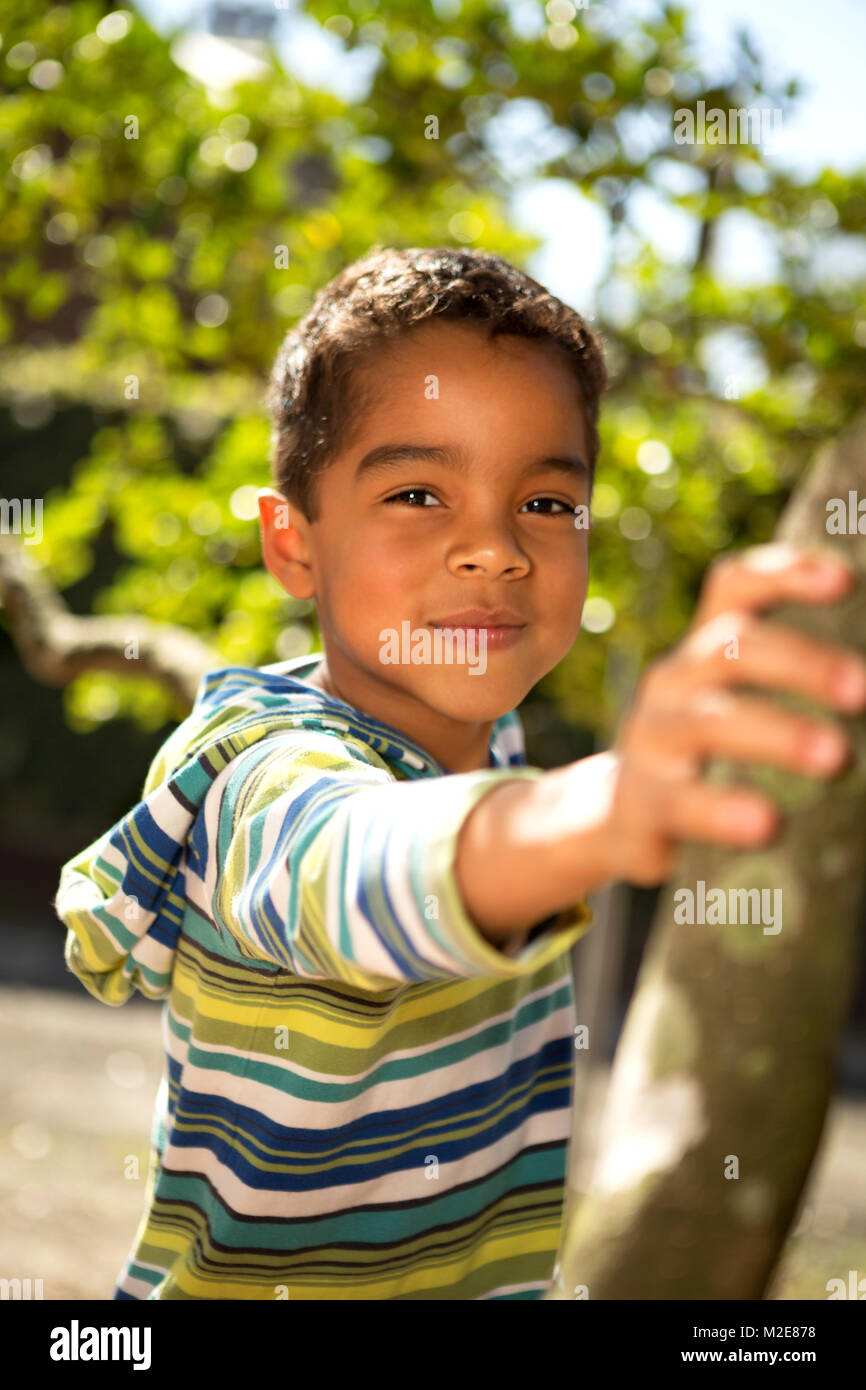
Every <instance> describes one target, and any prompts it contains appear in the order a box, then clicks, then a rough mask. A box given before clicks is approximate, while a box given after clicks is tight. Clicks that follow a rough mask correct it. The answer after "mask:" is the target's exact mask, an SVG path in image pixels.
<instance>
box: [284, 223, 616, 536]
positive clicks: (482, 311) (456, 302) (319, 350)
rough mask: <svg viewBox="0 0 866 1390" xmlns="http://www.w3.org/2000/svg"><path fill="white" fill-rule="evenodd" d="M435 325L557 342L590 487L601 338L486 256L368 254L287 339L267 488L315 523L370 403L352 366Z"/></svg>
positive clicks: (416, 250) (446, 251)
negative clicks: (579, 418)
mask: <svg viewBox="0 0 866 1390" xmlns="http://www.w3.org/2000/svg"><path fill="white" fill-rule="evenodd" d="M433 318H442V319H451V320H460V319H462V320H467V319H473V320H476V321H481V322H483V323H484V325H485V326H486V327H487V330H488V332H489V334H490V336H491V337H493V336H495V335H496V334H502V333H512V334H516V335H517V336H519V337H522V338H542V339H547V340H548V341H551V342H554V343H558V344H559V345H560V347H562V348H563V349H564V350H565V352H566V353H567V354H568V357H569V359H570V362H571V364H572V368H573V371H574V376H575V378H576V382H577V386H578V389H579V391H580V395H581V400H582V403H583V410H584V419H585V422H586V433H587V448H588V450H589V460H588V462H589V466H590V474H591V477H592V474H593V473H594V470H595V462H596V458H597V456H598V447H599V441H598V410H599V398H600V396H601V394H602V392H603V391H604V388H605V385H606V383H607V375H606V371H605V366H604V359H603V356H602V351H601V345H600V343H599V340H598V338H597V337H596V336H595V334H594V333H593V332H592V331H591V329H589V328H588V327H587V325H586V323H585V322H584V320H583V319H582V317H581V316H580V314H579V313H578V312H577V311H576V310H575V309H571V308H569V307H568V305H566V304H563V302H562V301H561V300H560V299H557V298H556V296H555V295H552V294H551V293H550V292H549V291H548V290H546V289H545V288H544V286H543V285H540V284H539V283H538V281H537V280H533V279H532V278H531V277H530V276H529V275H526V274H525V273H524V271H522V270H519V269H518V268H517V267H516V266H514V265H511V264H510V263H509V262H508V261H506V260H503V258H502V257H501V256H497V255H494V254H493V253H492V252H488V251H475V250H467V249H452V248H450V247H447V246H434V247H410V248H408V249H405V250H398V249H395V248H394V247H386V246H381V245H376V246H373V247H371V248H370V250H369V251H368V252H367V254H366V255H364V256H362V257H361V258H360V259H359V260H356V261H353V262H352V264H351V265H348V266H346V268H345V269H344V270H342V271H341V272H340V273H339V274H338V275H336V276H335V277H334V279H333V280H331V281H330V282H329V283H328V284H327V285H325V286H324V288H323V289H322V290H320V292H319V294H318V295H317V297H316V299H315V302H314V303H313V305H312V306H311V308H310V309H309V310H308V312H307V313H306V314H305V315H304V317H303V318H302V319H301V320H300V321H299V322H298V323H297V324H295V326H294V327H293V328H292V329H290V330H289V332H288V333H287V334H286V337H285V339H284V340H283V342H282V344H281V346H280V348H279V351H278V352H277V356H276V359H275V361H274V366H273V370H272V373H271V377H270V381H269V383H268V388H267V392H266V395H265V404H266V406H267V409H268V412H269V415H270V418H271V423H272V437H271V460H270V461H271V477H272V483H273V486H274V487H275V488H276V489H277V490H278V491H279V492H281V493H282V494H283V496H284V497H286V498H287V499H288V500H289V501H291V502H294V503H295V505H297V506H298V507H300V509H301V511H302V512H303V513H304V515H305V516H306V517H307V518H308V519H309V520H311V521H315V520H316V519H317V504H316V496H315V487H314V481H315V478H316V477H317V476H318V475H319V474H320V473H321V472H323V471H324V469H325V468H326V467H327V466H328V463H329V462H330V461H331V460H332V458H333V457H334V455H335V454H336V453H337V452H339V450H340V448H341V447H343V445H344V444H345V441H346V437H347V428H348V425H349V422H350V421H351V420H352V419H353V418H354V419H357V417H358V412H359V411H361V410H363V409H364V406H365V404H366V403H367V402H368V400H369V391H370V389H371V388H370V387H369V386H368V394H367V395H366V396H365V395H364V393H363V392H362V391H361V390H360V387H359V383H358V381H357V379H355V380H353V377H352V367H353V364H357V363H358V362H360V361H363V360H364V359H365V358H366V357H367V356H368V354H369V353H370V351H371V349H373V348H374V347H376V346H381V345H382V344H383V343H385V342H386V341H388V340H393V339H394V338H395V337H396V336H398V335H399V334H401V333H403V332H406V331H407V330H409V329H411V328H413V327H414V326H415V325H416V324H419V323H423V322H424V321H425V320H429V319H433ZM356 378H357V374H356Z"/></svg>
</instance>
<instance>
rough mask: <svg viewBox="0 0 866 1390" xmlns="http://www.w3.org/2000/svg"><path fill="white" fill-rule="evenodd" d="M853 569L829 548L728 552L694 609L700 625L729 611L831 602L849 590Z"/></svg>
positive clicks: (775, 545) (695, 622) (777, 546)
mask: <svg viewBox="0 0 866 1390" xmlns="http://www.w3.org/2000/svg"><path fill="white" fill-rule="evenodd" d="M853 583H854V570H853V569H852V568H851V566H850V565H848V564H846V563H845V561H843V560H837V559H834V558H832V557H830V556H828V555H827V553H826V552H820V551H816V550H815V551H812V550H807V549H806V548H804V547H800V546H793V545H789V544H787V543H783V542H781V541H775V542H773V543H772V544H770V545H760V546H754V547H750V549H748V550H745V551H743V552H742V553H739V554H735V555H724V556H722V557H720V558H719V559H718V560H716V561H715V563H714V564H713V565H711V566H710V569H709V570H708V571H707V577H706V579H705V581H704V585H703V588H702V590H701V594H700V598H699V599H698V605H697V608H696V610H695V615H694V619H693V622H692V626H693V627H700V626H701V625H702V624H703V623H706V622H709V621H710V620H711V619H712V618H714V617H716V615H717V614H719V613H722V612H724V611H725V610H726V609H732V608H738V609H744V610H747V611H749V612H758V611H760V610H761V609H764V608H769V607H772V606H773V605H774V604H776V603H782V602H784V601H785V600H786V599H787V600H790V601H792V602H794V603H829V602H834V601H836V600H838V599H840V598H841V597H842V596H843V595H844V594H846V593H848V591H849V589H850V588H851V586H852V584H853Z"/></svg>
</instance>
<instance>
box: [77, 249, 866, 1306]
mask: <svg viewBox="0 0 866 1390" xmlns="http://www.w3.org/2000/svg"><path fill="white" fill-rule="evenodd" d="M603 384H604V369H603V365H602V358H601V353H600V349H599V346H598V343H597V342H596V340H595V339H594V337H593V336H592V334H591V333H590V332H589V331H588V330H587V328H586V325H585V324H584V323H583V321H582V320H581V318H580V317H579V315H578V314H576V313H574V312H573V311H572V310H570V309H568V308H567V307H566V306H565V305H563V304H561V303H560V302H559V301H558V300H556V299H554V298H553V297H552V296H551V295H549V294H548V293H547V292H546V291H545V290H544V289H543V288H542V287H541V286H540V285H538V284H537V283H536V282H535V281H534V280H531V279H529V278H528V277H527V276H525V275H524V274H522V273H521V272H520V271H518V270H517V269H515V268H514V267H513V266H510V265H508V264H507V263H505V262H504V261H502V260H501V259H500V258H499V257H497V256H493V255H489V254H485V253H482V252H474V251H465V250H447V249H441V248H440V249H422V250H417V249H416V250H407V251H395V250H388V249H382V248H379V247H376V248H374V249H373V250H372V251H371V252H370V253H369V254H368V255H367V256H366V257H364V258H363V259H362V260H361V261H359V262H356V263H355V264H354V265H352V266H350V267H349V268H348V269H347V270H345V271H344V272H343V273H342V274H341V275H339V276H338V277H337V278H336V279H335V280H334V281H333V282H332V283H331V284H330V285H329V286H327V287H326V288H325V290H324V291H323V292H322V293H321V294H320V295H319V297H318V299H317V301H316V303H315V304H314V305H313V308H312V309H311V310H310V312H309V314H308V315H307V316H306V318H305V319H304V320H303V321H302V322H301V323H300V324H299V325H297V326H296V328H295V329H294V330H293V331H292V332H291V333H289V335H288V337H287V339H286V342H285V343H284V345H283V347H282V349H281V351H280V353H279V354H278V357H277V361H276V364H275V367H274V372H273V379H272V386H271V391H270V394H269V406H270V409H271V413H272V418H273V423H274V451H273V467H274V473H273V481H274V483H275V489H274V490H266V491H265V492H264V493H263V494H262V495H261V496H260V512H261V524H262V539H263V552H264V559H265V563H266V565H267V567H268V569H269V570H270V572H271V573H272V574H273V575H274V576H275V577H276V578H277V579H278V581H279V582H280V583H281V584H282V586H283V587H284V588H285V589H286V591H287V592H288V593H290V594H292V595H294V596H295V597H296V598H298V599H315V602H316V607H317V613H318V621H319V626H320V630H321V635H322V645H323V648H324V652H323V653H318V654H315V655H313V656H310V657H304V658H300V659H295V660H292V661H287V662H281V663H276V664H274V665H271V666H266V667H264V668H262V669H253V668H243V667H229V668H224V669H221V670H217V671H213V672H211V673H210V674H209V675H208V676H207V677H205V679H204V680H203V682H202V685H201V687H200V689H199V693H198V697H197V699H196V703H195V706H194V709H193V711H192V713H191V714H190V716H189V717H188V719H187V720H185V721H184V723H182V724H181V725H180V726H179V728H178V729H176V730H175V731H174V733H173V734H172V735H171V737H170V738H169V739H168V740H167V742H166V744H165V745H164V746H163V748H162V750H161V752H160V754H159V755H158V756H157V758H156V760H155V762H154V764H153V766H152V767H151V769H150V772H149V774H148V777H147V780H146V782H145V787H144V793H143V800H142V802H140V803H139V805H138V806H137V807H136V808H135V809H134V810H133V811H132V812H130V814H129V815H128V816H127V817H124V819H123V820H122V821H120V822H119V823H118V825H117V826H115V827H114V828H113V829H112V830H111V831H109V832H107V833H106V835H105V836H103V837H102V838H101V840H99V841H97V842H96V844H95V845H93V846H91V847H90V848H89V849H88V850H85V851H84V852H83V853H82V854H81V855H79V856H78V857H77V858H76V859H74V860H72V861H71V862H70V863H69V864H68V865H66V866H65V867H64V870H63V874H62V878H61V883H60V889H59V892H58V895H57V903H56V906H57V911H58V914H59V916H60V917H61V918H62V920H63V921H64V922H65V923H66V925H67V926H68V928H69V932H68V936H67V951H66V959H67V963H68V965H69V967H70V968H71V969H72V970H73V971H74V972H75V973H76V975H77V976H78V977H79V978H80V979H81V980H82V982H83V983H84V984H85V986H86V987H87V988H88V990H90V992H91V993H93V994H94V995H96V996H97V997H99V998H101V999H103V1000H104V1001H105V1002H107V1003H109V1004H120V1003H123V1002H124V1001H125V1000H126V999H127V998H128V997H129V995H130V993H131V992H132V990H133V988H137V989H138V990H139V991H140V992H141V993H143V994H145V995H147V996H148V997H152V998H166V999H167V1004H166V1009H165V1012H164V1037H165V1046H166V1072H165V1077H164V1080H163V1084H162V1087H161V1089H160V1093H159V1095H158V1098H157V1105H156V1110H155V1114H154V1122H153V1130H152V1155H151V1166H150V1171H149V1175H148V1183H147V1194H146V1207H145V1212H144V1215H143V1217H142V1221H141V1225H140V1227H139V1230H138V1232H137V1235H136V1240H135V1244H134V1247H133V1250H132V1253H131V1255H130V1257H129V1260H128V1262H127V1264H126V1266H125V1268H124V1270H123V1271H122V1272H121V1274H120V1276H119V1279H118V1283H117V1288H116V1290H115V1293H114V1297H115V1298H117V1299H220V1298H228V1299H277V1300H279V1299H286V1298H291V1299H293V1300H306V1299H330V1298H360V1299H392V1298H393V1299H430V1298H453V1299H536V1298H539V1297H541V1295H542V1294H543V1293H544V1292H545V1290H547V1289H548V1288H550V1286H551V1279H552V1271H553V1267H554V1262H555V1257H556V1253H557V1247H558V1243H559V1237H560V1223H561V1217H562V1203H563V1197H564V1184H565V1176H566V1160H567V1147H568V1140H569V1136H570V1116H569V1107H570V1099H571V1059H572V1034H573V1028H574V1023H575V1019H574V1005H573V994H572V985H571V975H570V968H569V954H568V953H569V949H570V947H571V946H572V945H573V943H574V942H575V941H576V940H577V938H578V937H579V936H580V935H581V934H582V933H583V932H585V931H586V930H587V928H588V926H589V924H590V914H589V910H588V909H587V907H586V903H585V898H586V895H587V894H588V893H589V892H591V891H593V890H594V889H596V888H598V887H600V886H601V885H602V884H604V883H606V882H608V881H610V880H612V879H617V878H619V879H626V880H628V881H630V882H632V883H637V884H654V883H659V882H662V881H663V880H664V878H665V877H666V875H667V874H668V873H669V872H670V868H671V865H672V857H673V853H674V850H675V848H676V844H677V841H678V840H680V839H682V838H685V837H689V838H693V839H700V840H705V841H715V842H718V843H724V844H729V845H760V844H762V843H764V842H766V841H767V840H768V839H770V838H771V837H772V835H773V834H774V832H775V829H776V828H777V825H778V819H777V814H776V811H775V808H774V806H773V805H772V803H770V802H769V801H767V799H766V798H765V797H763V796H762V795H760V794H759V793H757V792H755V791H752V790H747V789H745V788H741V789H725V788H720V787H717V786H714V785H710V784H708V783H706V782H704V781H702V780H701V776H700V773H701V764H702V761H703V760H704V759H705V758H707V757H709V756H711V755H716V754H721V755H726V756H729V757H734V758H738V759H741V760H744V761H749V760H758V759H760V760H763V761H772V762H775V763H777V764H779V765H782V766H786V767H791V768H794V769H797V770H800V771H804V770H805V771H809V772H812V773H815V774H817V775H831V774H833V773H834V772H836V771H838V770H839V768H840V767H841V766H842V765H843V763H844V761H845V760H846V758H847V756H848V753H849V749H848V745H847V743H846V741H845V739H844V737H843V735H842V734H841V733H840V732H838V731H837V730H836V728H835V727H833V726H830V725H829V724H824V722H823V721H814V720H811V719H807V718H805V717H803V716H800V715H795V714H793V713H789V712H786V711H783V710H782V709H781V708H778V707H776V706H774V705H772V704H770V703H768V702H766V701H764V700H761V699H758V698H755V697H754V696H753V697H750V698H748V699H747V698H745V697H739V696H737V695H735V694H733V693H732V692H731V690H730V687H731V686H733V685H734V684H735V683H737V682H741V683H743V684H747V685H751V686H759V687H760V686H765V687H768V688H770V689H791V690H799V691H801V692H803V693H805V694H808V695H812V696H815V697H817V698H818V699H819V700H821V701H822V702H823V703H824V704H827V705H831V706H834V707H835V708H838V709H840V710H843V709H844V710H853V709H860V708H862V707H863V705H864V703H866V668H864V666H863V663H862V662H861V661H860V660H859V658H858V657H857V656H856V655H855V654H854V653H849V652H846V651H841V650H833V649H831V648H830V647H828V646H826V645H825V644H821V643H818V642H816V641H814V640H811V639H809V638H807V637H805V636H802V635H799V634H797V633H795V632H794V631H793V630H791V629H786V628H782V627H779V626H774V625H773V624H772V623H769V622H764V621H761V620H760V619H759V618H758V616H757V614H758V613H759V612H760V610H761V609H763V608H765V607H769V606H771V605H772V604H774V603H777V602H779V601H781V600H783V599H796V600H801V601H803V602H822V601H829V600H832V599H835V598H838V597H839V596H841V594H842V593H844V592H845V591H846V589H847V587H848V586H849V585H850V583H851V575H850V573H849V572H848V571H847V570H846V569H845V568H844V567H838V566H835V565H831V564H828V563H827V562H825V561H815V562H812V561H810V559H809V557H808V556H804V555H802V554H800V553H799V552H793V551H791V550H788V549H783V548H782V547H778V546H770V547H762V548H760V549H758V550H755V551H751V552H747V553H746V554H745V555H739V556H736V557H733V558H727V559H725V561H724V562H723V563H721V564H716V565H714V566H713V568H712V570H711V573H710V577H709V580H708V582H707V584H706V585H705V587H704V590H703V593H702V597H701V601H700V604H699V608H698V612H697V615H696V619H695V624H694V626H693V629H692V631H691V633H690V634H689V635H688V636H687V637H686V639H685V640H684V641H683V642H682V643H681V644H680V645H679V647H678V648H676V649H675V651H674V652H673V653H672V654H670V655H669V656H667V657H665V658H664V659H662V660H660V661H658V662H656V663H655V664H654V665H653V666H652V667H651V669H650V670H649V672H648V674H647V675H646V677H645V678H644V680H643V682H642V684H641V685H640V687H639V689H638V692H637V695H636V698H635V701H634V703H633V707H632V710H631V712H630V714H629V716H628V718H627V719H626V720H625V722H624V725H623V728H622V731H621V733H620V735H619V738H618V741H617V744H616V747H615V748H614V749H613V750H611V751H610V752H607V753H603V754H600V755H598V756H596V757H591V758H587V759H583V760H581V761H580V762H577V763H574V764H571V765H569V766H566V767H562V768H558V769H555V770H554V771H550V772H542V771H540V770H538V769H534V768H528V767H527V766H526V764H525V758H524V754H523V745H522V740H521V732H520V724H519V721H518V717H517V715H516V713H515V707H516V706H517V705H519V704H520V701H521V700H522V699H523V698H524V696H525V695H526V694H527V692H528V691H529V690H530V689H531V687H532V686H533V685H535V683H536V682H537V681H539V680H540V679H541V677H542V676H544V675H545V674H546V673H547V672H548V671H549V670H551V668H552V667H554V666H555V665H556V663H557V662H558V661H560V660H561V658H562V657H563V656H564V655H565V654H566V652H567V651H568V650H569V648H570V647H571V645H572V643H573V642H574V640H575V638H576V637H577V634H578V630H579V627H580V621H581V611H582V607H583V602H584V598H585V595H586V586H587V566H588V558H587V528H586V526H578V525H576V524H575V522H576V520H577V519H578V517H579V516H581V515H582V514H585V508H586V505H587V504H588V502H589V499H590V489H591V483H592V474H593V469H594V465H595V459H596V454H597V450H598V435H597V415H598V400H599V395H600V393H601V390H602V388H603ZM407 622H408V624H409V631H410V633H411V634H412V635H413V643H414V642H415V641H416V640H417V639H418V637H419V635H420V636H421V637H422V638H423V637H425V636H426V637H427V638H428V639H429V638H430V637H431V636H432V635H433V634H435V633H437V632H438V633H439V634H440V635H442V636H448V637H450V638H453V637H454V635H455V634H459V633H461V632H462V633H464V634H466V635H467V636H468V637H470V638H472V639H474V640H477V641H478V642H479V643H480V645H481V647H482V649H483V650H484V652H485V657H486V664H485V666H484V669H483V671H478V670H475V669H472V667H471V666H470V665H469V663H466V662H464V663H462V664H461V663H460V662H457V663H456V664H455V663H454V662H453V661H452V662H451V663H450V664H449V663H448V662H447V661H446V662H444V663H442V662H440V663H432V662H427V663H426V664H425V663H424V662H423V661H422V662H416V661H413V660H405V659H404V660H402V661H397V662H395V661H393V660H391V659H388V660H385V659H383V652H384V650H385V646H386V641H387V634H388V633H389V632H393V631H395V630H396V631H400V630H401V625H402V624H403V623H407ZM732 633H736V634H737V635H738V637H739V660H738V661H737V662H730V661H726V660H725V659H724V649H725V644H726V643H727V642H728V641H729V639H730V636H731V634H732ZM424 649H425V648H424V643H423V641H422V642H421V643H420V645H419V646H418V647H417V648H416V647H414V646H413V650H419V651H421V652H422V654H423V651H424ZM428 649H429V648H428Z"/></svg>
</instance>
